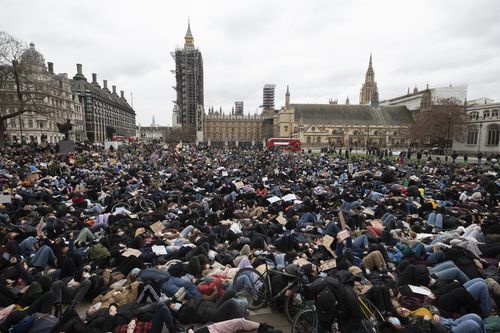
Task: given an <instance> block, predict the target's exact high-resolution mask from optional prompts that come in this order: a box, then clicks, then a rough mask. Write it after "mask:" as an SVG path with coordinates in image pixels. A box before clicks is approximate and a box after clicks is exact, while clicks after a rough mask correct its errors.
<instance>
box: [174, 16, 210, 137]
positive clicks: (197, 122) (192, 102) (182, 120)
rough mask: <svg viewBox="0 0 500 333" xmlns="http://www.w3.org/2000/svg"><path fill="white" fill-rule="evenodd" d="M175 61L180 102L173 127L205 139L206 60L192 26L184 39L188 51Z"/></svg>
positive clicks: (177, 55) (177, 54)
mask: <svg viewBox="0 0 500 333" xmlns="http://www.w3.org/2000/svg"><path fill="white" fill-rule="evenodd" d="M172 57H173V58H174V60H175V80H176V85H175V87H174V88H175V90H176V92H177V99H176V101H175V106H174V111H173V126H174V127H182V128H184V129H189V130H191V131H194V132H195V133H193V134H195V135H193V136H195V137H196V140H197V141H201V140H203V115H204V108H203V105H204V89H203V57H202V55H201V52H200V51H199V50H198V49H197V48H195V46H194V38H193V35H192V34H191V25H190V23H189V22H188V29H187V32H186V36H185V37H184V48H182V49H176V50H175V52H172Z"/></svg>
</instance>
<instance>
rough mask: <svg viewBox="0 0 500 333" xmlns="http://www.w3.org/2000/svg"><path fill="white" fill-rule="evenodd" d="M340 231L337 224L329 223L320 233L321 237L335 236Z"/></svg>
mask: <svg viewBox="0 0 500 333" xmlns="http://www.w3.org/2000/svg"><path fill="white" fill-rule="evenodd" d="M339 231H340V229H339V227H338V226H337V223H335V222H333V221H332V222H330V223H328V224H327V225H326V227H325V229H323V231H322V232H321V233H322V234H323V235H336V234H337V233H338V232H339Z"/></svg>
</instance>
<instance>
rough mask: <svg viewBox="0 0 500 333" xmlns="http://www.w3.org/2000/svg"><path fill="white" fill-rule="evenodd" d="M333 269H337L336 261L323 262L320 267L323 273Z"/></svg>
mask: <svg viewBox="0 0 500 333" xmlns="http://www.w3.org/2000/svg"><path fill="white" fill-rule="evenodd" d="M335 267H337V261H336V260H335V259H329V260H326V261H323V263H322V264H321V266H320V268H321V271H323V272H324V271H327V270H329V269H332V268H335Z"/></svg>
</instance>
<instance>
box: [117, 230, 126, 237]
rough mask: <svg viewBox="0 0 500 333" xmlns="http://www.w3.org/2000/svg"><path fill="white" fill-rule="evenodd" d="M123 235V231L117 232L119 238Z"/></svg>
mask: <svg viewBox="0 0 500 333" xmlns="http://www.w3.org/2000/svg"><path fill="white" fill-rule="evenodd" d="M124 234H125V232H124V231H119V232H118V234H117V235H118V236H120V237H121V236H123V235H124Z"/></svg>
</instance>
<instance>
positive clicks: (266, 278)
mask: <svg viewBox="0 0 500 333" xmlns="http://www.w3.org/2000/svg"><path fill="white" fill-rule="evenodd" d="M272 274H280V275H281V276H283V277H285V278H286V279H287V280H288V281H287V284H286V286H285V287H284V288H282V289H281V290H279V291H278V292H276V293H274V292H273V289H272V285H271V275H272ZM244 276H245V277H246V278H245V277H244ZM240 279H245V280H246V281H247V285H246V286H244V287H243V288H238V286H237V284H238V281H240ZM302 287H303V275H302V273H301V272H300V271H298V272H297V274H296V275H292V274H288V273H285V272H281V271H279V270H270V269H268V266H267V264H265V271H264V273H261V272H259V271H258V270H256V269H254V268H252V267H245V268H242V269H240V270H239V271H238V272H237V273H236V275H235V276H234V278H233V289H234V290H235V291H236V292H238V293H239V294H240V295H242V296H243V297H245V298H246V299H247V300H248V308H249V309H250V310H257V309H260V308H262V307H264V306H265V305H266V304H269V305H270V306H271V308H273V309H276V308H277V307H278V304H279V301H278V300H279V299H280V298H281V296H285V297H284V299H283V301H282V306H283V312H284V313H285V316H286V317H287V319H288V321H289V322H290V323H292V321H293V318H294V317H295V315H296V314H297V313H298V312H299V311H300V310H302V309H303V308H305V307H309V305H307V303H306V301H305V300H304V299H303V298H302V296H301V294H300V293H296V292H298V291H300V290H301V289H302ZM296 295H298V296H296ZM299 297H300V299H299Z"/></svg>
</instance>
